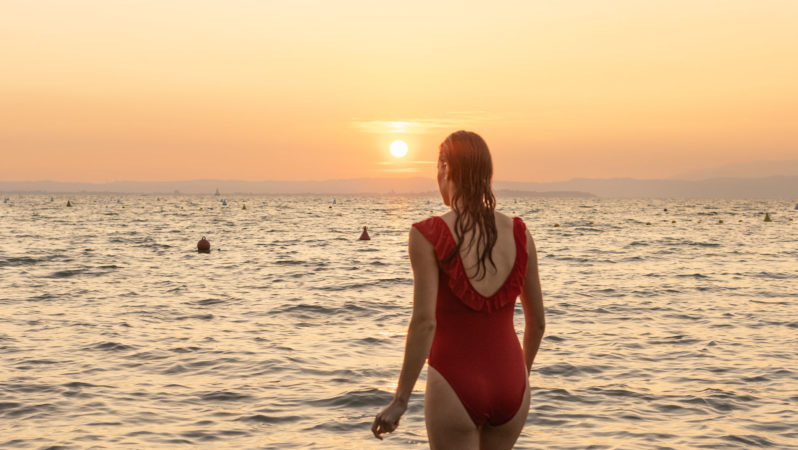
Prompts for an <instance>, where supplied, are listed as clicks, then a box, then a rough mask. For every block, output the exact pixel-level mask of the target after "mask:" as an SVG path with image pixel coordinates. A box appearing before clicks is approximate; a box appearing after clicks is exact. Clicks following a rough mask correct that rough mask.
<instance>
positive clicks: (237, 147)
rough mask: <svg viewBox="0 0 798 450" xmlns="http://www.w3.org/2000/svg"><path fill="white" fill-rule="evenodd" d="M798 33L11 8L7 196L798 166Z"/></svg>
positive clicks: (5, 32) (657, 14)
mask: <svg viewBox="0 0 798 450" xmlns="http://www.w3.org/2000/svg"><path fill="white" fill-rule="evenodd" d="M796 24H798V2H797V1H794V0H782V1H778V0H767V1H751V0H745V1H737V0H717V1H715V0H700V1H695V0H689V1H682V0H671V1H659V2H652V1H648V2H641V1H639V0H634V1H620V0H604V1H594V0H591V1H566V2H550V1H546V2H543V1H519V2H487V1H483V2H472V1H462V0H460V1H454V2H429V1H402V2H380V1H352V0H336V1H280V2H277V1H255V0H251V1H235V2H222V1H215V2H214V1H197V0H192V1H170V0H158V1H154V0H136V1H121V0H120V1H107V0H96V1H88V0H74V1H63V0H53V1H37V0H25V1H8V2H3V3H2V4H0V155H1V157H0V180H4V181H22V180H44V179H49V180H56V181H88V182H107V181H115V180H188V179H200V178H219V179H241V180H290V179H293V180H323V179H331V178H353V177H396V176H403V177H404V176H432V171H433V169H434V166H433V165H432V164H431V162H433V161H434V160H435V158H436V157H437V146H438V144H439V143H440V142H441V141H442V140H443V139H444V138H445V136H446V135H447V134H448V133H450V132H452V131H455V130H457V129H469V130H473V131H477V132H478V133H480V134H482V135H483V137H485V139H486V140H487V142H488V144H489V146H490V147H491V150H492V152H493V157H494V164H495V177H496V178H497V179H500V180H514V181H556V180H566V179H570V178H573V177H592V178H609V177H636V178H655V177H668V176H672V175H676V174H678V173H682V172H686V171H690V170H695V169H700V168H706V167H713V166H719V165H723V164H729V163H740V162H745V161H752V160H785V159H796V155H798V125H796V124H798V32H797V31H796ZM396 139H401V140H404V141H405V142H406V143H407V144H408V147H409V151H408V154H407V156H405V157H403V158H401V159H400V158H395V157H393V156H391V154H390V153H389V146H390V144H391V142H392V141H394V140H396Z"/></svg>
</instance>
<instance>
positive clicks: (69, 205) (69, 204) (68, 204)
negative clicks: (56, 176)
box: [67, 200, 72, 208]
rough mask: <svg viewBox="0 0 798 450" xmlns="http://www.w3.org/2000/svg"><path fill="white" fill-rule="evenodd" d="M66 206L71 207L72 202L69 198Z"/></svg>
mask: <svg viewBox="0 0 798 450" xmlns="http://www.w3.org/2000/svg"><path fill="white" fill-rule="evenodd" d="M67 207H68V208H71V207H72V202H70V201H69V200H67Z"/></svg>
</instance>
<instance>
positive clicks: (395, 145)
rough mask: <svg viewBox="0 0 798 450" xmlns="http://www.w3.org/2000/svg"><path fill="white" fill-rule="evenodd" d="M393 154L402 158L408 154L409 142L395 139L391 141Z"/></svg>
mask: <svg viewBox="0 0 798 450" xmlns="http://www.w3.org/2000/svg"><path fill="white" fill-rule="evenodd" d="M391 154H392V155H393V156H395V157H397V158H401V157H403V156H405V155H406V154H407V144H405V141H402V140H399V139H397V140H395V141H393V142H391Z"/></svg>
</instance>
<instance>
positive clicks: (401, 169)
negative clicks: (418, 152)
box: [377, 167, 421, 173]
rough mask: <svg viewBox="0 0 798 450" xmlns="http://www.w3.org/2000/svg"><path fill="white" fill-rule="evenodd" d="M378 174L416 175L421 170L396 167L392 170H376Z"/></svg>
mask: <svg viewBox="0 0 798 450" xmlns="http://www.w3.org/2000/svg"><path fill="white" fill-rule="evenodd" d="M377 171H378V172H391V173H418V172H421V170H419V169H417V168H415V167H396V168H393V169H377Z"/></svg>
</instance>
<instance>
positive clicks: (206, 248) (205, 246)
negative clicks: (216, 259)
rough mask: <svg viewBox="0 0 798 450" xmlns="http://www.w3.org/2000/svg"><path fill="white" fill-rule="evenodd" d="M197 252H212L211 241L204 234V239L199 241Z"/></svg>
mask: <svg viewBox="0 0 798 450" xmlns="http://www.w3.org/2000/svg"><path fill="white" fill-rule="evenodd" d="M197 252H199V253H210V252H211V243H210V242H208V240H207V239H205V236H202V239H200V240H199V242H197Z"/></svg>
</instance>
